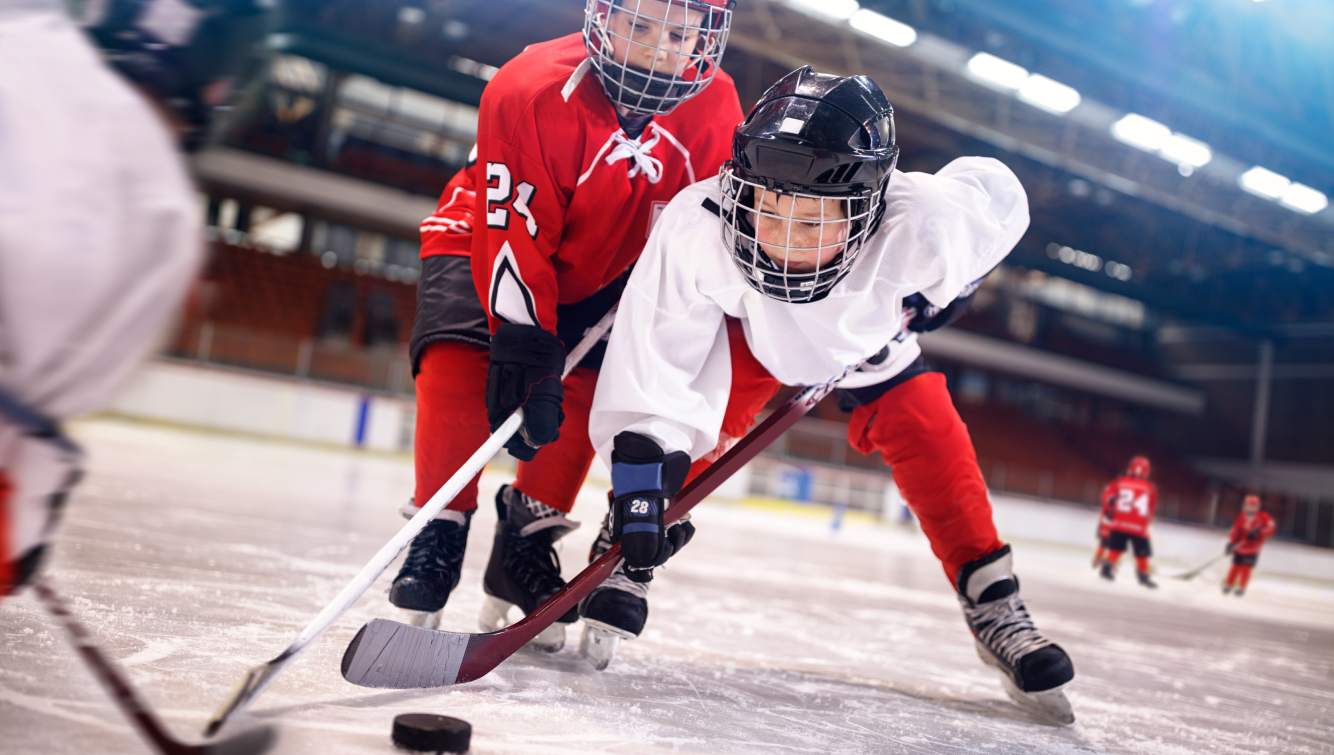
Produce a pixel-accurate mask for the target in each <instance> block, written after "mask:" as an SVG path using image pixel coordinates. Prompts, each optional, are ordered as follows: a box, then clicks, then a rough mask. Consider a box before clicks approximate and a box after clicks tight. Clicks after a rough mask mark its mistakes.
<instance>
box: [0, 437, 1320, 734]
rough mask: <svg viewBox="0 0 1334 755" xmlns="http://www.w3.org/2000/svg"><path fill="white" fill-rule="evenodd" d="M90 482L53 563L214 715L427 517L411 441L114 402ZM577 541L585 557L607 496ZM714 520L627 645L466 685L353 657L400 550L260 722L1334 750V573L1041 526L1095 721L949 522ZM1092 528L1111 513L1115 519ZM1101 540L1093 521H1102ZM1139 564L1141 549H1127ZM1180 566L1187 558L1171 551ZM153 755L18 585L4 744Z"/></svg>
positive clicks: (1040, 559) (464, 612) (587, 503)
mask: <svg viewBox="0 0 1334 755" xmlns="http://www.w3.org/2000/svg"><path fill="white" fill-rule="evenodd" d="M76 433H77V435H78V437H79V439H80V440H81V441H82V442H83V443H84V444H85V445H86V448H87V449H88V451H89V470H90V474H89V475H88V477H87V479H86V480H85V482H84V483H83V484H82V485H80V486H79V488H78V490H77V493H76V494H75V496H74V497H73V501H72V502H71V504H70V506H69V509H68V512H67V515H66V517H65V521H64V524H63V526H62V529H61V530H60V533H59V536H58V540H57V544H56V550H55V556H54V558H53V559H52V561H51V563H50V574H51V576H52V579H53V582H54V584H55V586H56V587H57V589H59V590H60V591H62V592H63V594H64V595H65V596H66V598H67V600H68V601H69V602H70V603H71V605H72V608H73V610H74V611H75V613H76V615H77V616H78V617H80V618H81V619H82V620H83V622H84V623H86V624H87V625H88V626H89V627H90V628H91V629H92V631H93V634H94V635H95V636H96V638H97V641H98V642H99V643H100V645H101V646H102V647H103V648H104V649H105V650H106V651H107V652H108V653H109V654H110V655H111V656H112V657H114V658H116V659H118V660H119V661H120V663H121V665H123V666H124V667H125V669H126V672H127V673H128V674H129V676H130V677H131V678H132V680H133V682H134V684H135V685H137V687H138V688H139V690H140V691H141V693H142V694H143V696H144V697H145V698H146V699H147V700H148V701H149V703H150V704H151V705H152V706H153V707H154V708H155V709H156V710H157V712H158V713H159V715H160V716H161V717H162V718H163V719H164V720H165V721H166V723H167V724H168V725H169V726H170V727H171V728H172V729H173V730H174V731H175V732H176V734H177V735H178V736H179V737H180V738H182V739H187V740H195V739H197V738H198V733H199V731H200V729H201V728H202V727H203V724H204V722H205V721H206V720H207V718H208V716H209V714H210V713H211V712H212V711H213V709H214V708H215V707H216V706H217V705H218V704H219V703H220V702H221V700H222V699H223V698H224V696H225V695H226V694H227V692H228V691H229V690H230V689H231V687H232V686H233V684H234V683H235V682H236V680H237V679H238V678H239V676H240V675H241V673H242V672H243V671H244V670H245V669H246V668H248V667H249V666H252V665H254V664H257V663H259V662H262V661H264V660H267V659H268V658H271V657H272V656H273V655H275V654H276V653H278V652H279V651H280V650H282V649H283V648H284V647H286V646H287V644H288V643H289V642H291V640H292V639H293V638H294V637H295V636H296V634H297V632H298V631H299V630H300V629H301V628H302V627H303V626H304V625H305V624H306V622H308V621H309V620H310V618H311V617H313V616H314V614H315V613H316V612H317V611H318V610H319V609H320V608H321V607H323V606H324V604H325V603H326V602H327V601H328V600H330V599H331V598H332V597H333V596H334V595H335V594H336V593H337V591H338V590H339V589H340V588H341V587H342V586H343V584H345V582H346V581H347V580H348V579H350V578H351V576H352V575H353V574H355V573H356V572H357V571H358V570H359V569H360V567H361V566H362V565H363V564H364V563H365V562H366V561H367V560H368V559H369V557H370V556H371V554H372V553H373V552H374V551H375V550H376V549H377V548H378V547H379V546H380V545H381V544H382V543H383V542H384V541H386V540H387V539H388V538H389V537H390V536H391V535H392V534H393V533H394V532H395V531H397V529H398V528H399V527H401V526H402V524H403V519H401V518H400V517H399V515H398V514H397V513H396V511H395V510H396V508H397V507H398V505H399V504H400V503H401V501H402V500H403V499H404V498H405V497H406V496H408V495H410V493H411V489H412V463H411V460H410V459H408V458H406V457H398V456H387V455H374V454H363V453H356V452H351V451H341V450H333V449H325V448H316V447H303V446H296V445H289V444H282V443H275V442H269V441H263V440H254V439H248V438H240V437H228V436H218V435H208V434H202V433H195V432H191V431H183V430H176V429H167V428H158V427H148V426H143V425H133V424H126V423H120V422H116V421H109V420H102V421H95V422H86V423H82V424H80V425H78V426H77V427H76ZM504 481H505V476H504V475H503V474H501V473H488V474H487V475H486V476H484V478H483V481H482V501H483V505H482V506H481V508H480V511H479V514H478V516H477V517H476V518H475V519H474V520H473V528H472V534H471V538H470V540H471V542H470V547H469V552H468V557H467V560H466V562H465V568H464V573H463V579H462V583H461V585H460V587H459V589H458V590H457V591H456V593H455V595H454V596H453V597H452V598H451V602H450V604H449V606H448V607H447V609H446V614H445V626H446V628H450V629H455V630H463V631H475V627H476V619H477V613H478V609H479V608H480V606H481V602H482V592H481V573H482V570H483V568H484V566H485V563H486V557H487V554H488V552H489V549H490V544H491V534H492V528H493V526H494V521H495V513H494V507H493V506H492V505H491V503H490V500H491V497H492V495H493V494H494V490H495V488H496V486H497V485H499V484H500V483H502V482H504ZM605 500H606V499H605V489H599V488H597V487H594V486H590V487H588V488H587V489H586V490H585V491H584V493H583V495H582V496H581V498H580V501H579V504H578V506H577V507H576V509H575V512H574V513H575V518H576V519H580V520H582V521H583V522H584V526H583V527H582V528H581V529H580V530H578V531H576V532H575V533H574V534H572V535H570V536H569V537H568V538H567V539H566V540H565V541H564V542H563V545H562V550H561V556H562V560H563V563H564V570H565V574H566V576H567V577H570V576H573V575H574V574H575V573H577V571H578V570H579V568H580V567H581V566H582V565H583V564H584V562H585V558H586V553H587V546H588V544H589V543H590V542H591V540H592V538H593V535H594V533H595V530H596V523H597V521H598V519H599V518H600V517H601V515H602V513H603V511H604V510H605V506H606V504H605ZM697 512H698V513H697V514H696V515H695V523H696V525H697V526H698V527H699V535H698V536H697V537H696V539H695V541H694V542H693V543H691V545H690V546H689V547H688V548H687V549H686V550H685V551H684V553H683V554H682V555H681V556H679V557H678V558H676V559H674V560H673V562H672V563H671V564H670V565H669V566H668V567H667V568H666V569H665V570H663V571H662V572H661V574H660V577H659V579H658V580H657V581H655V582H654V584H653V588H652V595H651V606H652V609H651V614H650V618H649V624H648V628H647V630H646V632H645V634H644V636H642V637H640V638H639V639H637V640H635V641H632V642H627V643H623V644H622V646H621V651H620V654H619V655H618V657H617V658H616V660H615V661H613V663H612V665H611V666H610V667H609V668H608V669H607V670H606V671H605V672H601V673H599V672H596V671H593V670H592V669H591V668H589V667H588V666H587V665H586V664H585V663H584V662H583V661H582V660H580V659H579V658H578V657H577V653H576V651H577V647H578V626H579V625H577V624H576V625H575V627H574V628H572V629H571V630H570V631H569V637H568V645H567V648H566V650H564V651H562V652H561V653H559V654H556V655H554V656H546V655H540V654H536V653H530V652H527V651H524V652H521V653H520V654H518V655H516V656H515V657H513V658H512V659H510V660H509V661H507V662H506V663H504V664H502V665H501V666H500V667H499V668H498V669H496V671H494V672H493V673H491V674H490V675H488V676H486V677H484V678H482V679H480V680H478V681H476V682H473V683H470V684H465V685H461V686H459V687H456V688H450V689H443V690H426V691H389V692H386V691H381V690H369V689H363V688H359V687H354V686H351V685H349V684H347V683H346V682H344V681H343V679H342V677H341V676H340V675H339V671H338V663H339V659H340V658H341V655H342V652H343V649H344V647H345V646H346V644H347V642H348V640H349V639H351V637H352V635H353V633H354V632H355V631H356V629H357V628H358V627H359V626H361V624H363V623H364V622H365V621H367V620H369V619H371V618H373V617H376V616H386V617H391V618H398V616H397V614H396V612H395V611H394V609H392V607H391V606H389V604H388V603H387V600H386V598H385V592H386V590H387V587H388V584H389V580H390V579H391V578H392V574H393V570H391V571H390V572H388V573H386V574H385V575H384V577H382V579H381V580H380V582H378V583H377V584H376V586H375V587H373V588H372V589H371V591H369V592H368V593H367V594H366V595H365V596H364V597H363V598H362V600H361V601H360V602H359V603H358V604H357V605H356V606H355V607H354V608H353V610H352V611H351V612H349V614H348V615H347V616H346V617H344V618H343V619H342V620H341V621H340V622H339V623H338V624H337V625H336V626H335V628H334V629H333V630H332V631H330V632H329V634H327V635H326V636H325V637H324V638H323V639H322V640H321V641H320V642H319V643H317V644H316V645H315V646H314V647H312V648H311V649H310V650H309V651H307V653H306V654H305V655H304V656H302V657H301V658H300V659H299V660H298V661H297V662H296V663H295V664H294V665H293V666H292V667H291V668H290V669H289V670H288V671H287V673H286V674H285V675H284V676H283V677H281V678H280V679H279V680H278V681H277V682H276V683H275V684H274V686H273V687H272V688H271V689H270V690H269V691H268V692H267V693H266V694H265V695H264V696H262V697H261V698H260V699H259V700H258V701H257V702H256V703H255V705H254V707H253V708H252V709H251V710H250V712H249V713H248V714H246V716H244V717H243V721H242V722H241V723H257V722H270V723H274V724H276V725H277V726H278V727H279V729H280V740H279V743H278V746H277V747H276V749H275V751H276V752H281V753H320V754H321V755H353V754H361V753H390V752H393V748H392V746H391V744H390V738H389V732H390V722H391V721H392V719H393V717H394V716H395V715H397V714H399V713H405V712H433V713H442V714H445V715H451V716H456V717H460V718H463V719H466V720H468V721H470V722H471V723H472V725H473V732H474V733H473V747H472V752H473V753H478V754H482V753H553V754H554V753H589V752H614V753H665V752H679V753H787V752H792V753H806V752H833V753H882V752H883V753H900V752H903V753H995V754H996V755H1000V754H1002V753H1025V754H1028V753H1068V752H1080V753H1083V752H1109V753H1166V754H1168V755H1175V754H1176V753H1198V752H1217V753H1238V754H1239V755H1240V754H1241V753H1245V754H1246V755H1257V754H1259V753H1327V752H1331V751H1334V744H1331V743H1334V589H1331V587H1330V586H1329V585H1320V584H1311V583H1306V584H1296V583H1290V582H1284V581H1280V580H1276V579H1266V578H1265V577H1264V576H1263V571H1264V561H1263V559H1262V560H1261V563H1260V569H1259V572H1260V576H1259V577H1257V579H1256V581H1255V582H1254V583H1253V585H1252V589H1251V591H1250V593H1249V594H1248V595H1247V596H1246V597H1245V598H1244V599H1242V600H1237V599H1235V598H1224V597H1222V596H1221V595H1219V594H1218V590H1217V582H1216V575H1215V577H1214V580H1212V581H1211V580H1210V579H1205V578H1202V579H1199V580H1197V581H1195V582H1191V583H1185V582H1180V581H1173V580H1170V579H1160V581H1161V582H1162V585H1163V587H1162V589H1161V590H1159V591H1157V592H1155V593H1151V592H1149V591H1147V590H1144V589H1142V588H1140V587H1138V586H1137V585H1135V584H1133V579H1128V578H1127V577H1128V576H1129V575H1128V574H1123V576H1122V578H1121V580H1120V581H1119V582H1117V583H1115V584H1107V583H1104V582H1103V581H1101V580H1099V579H1097V578H1096V577H1095V576H1094V574H1093V572H1092V570H1091V569H1090V568H1089V564H1088V558H1089V557H1090V553H1089V552H1088V551H1083V550H1075V549H1062V548H1058V547H1053V546H1044V545H1040V544H1036V543H1026V542H1016V543H1015V549H1016V568H1017V570H1018V572H1019V574H1020V578H1021V580H1022V584H1023V593H1024V595H1025V597H1026V599H1027V600H1028V604H1029V607H1030V609H1031V610H1032V611H1033V613H1034V615H1035V618H1036V620H1037V621H1038V624H1039V626H1040V627H1042V629H1043V630H1045V631H1046V632H1047V633H1048V634H1049V635H1050V636H1051V637H1053V638H1054V639H1055V640H1057V641H1058V642H1059V643H1060V644H1062V645H1063V646H1064V647H1065V648H1066V649H1067V650H1068V651H1069V653H1070V655H1071V656H1072V657H1073V659H1074V662H1075V665H1076V668H1077V670H1078V678H1077V679H1076V681H1075V683H1074V684H1073V685H1072V686H1071V687H1070V690H1069V693H1070V697H1071V699H1072V701H1073V703H1074V706H1075V710H1076V714H1077V715H1078V717H1079V722H1078V723H1077V724H1076V725H1075V726H1074V727H1072V728H1069V729H1061V728H1056V727H1052V726H1047V725H1043V724H1041V723H1038V722H1036V721H1034V720H1032V719H1030V718H1029V717H1028V716H1027V715H1025V714H1024V713H1023V712H1022V711H1020V709H1019V708H1017V707H1016V706H1015V705H1013V704H1012V703H1010V702H1009V700H1008V699H1007V698H1006V697H1005V696H1004V693H1003V692H1002V691H1001V686H1000V683H999V680H998V678H997V677H996V676H995V675H994V672H991V671H989V670H988V669H987V668H985V667H984V666H983V665H982V664H981V662H980V661H979V660H978V659H977V657H976V655H975V654H974V651H973V648H972V641H971V637H970V636H969V635H968V632H967V630H966V629H965V627H964V624H963V619H962V617H961V615H960V611H959V607H958V604H957V603H956V601H955V599H954V596H953V593H952V591H951V590H950V588H949V585H948V584H947V582H946V580H945V578H944V577H943V575H942V573H941V570H940V567H939V565H938V563H937V562H936V561H935V559H934V558H933V557H932V556H931V554H930V552H929V549H928V547H927V544H926V541H925V539H924V538H923V537H922V536H921V535H920V534H918V533H916V532H913V531H911V530H907V529H903V528H901V527H898V526H889V525H881V524H877V523H873V522H869V521H862V520H857V519H848V520H845V521H844V523H843V526H842V527H841V528H840V529H839V530H838V531H837V532H835V531H834V530H833V529H832V528H831V527H830V520H829V518H828V516H827V513H826V510H824V509H811V510H810V511H808V512H805V513H803V512H794V511H792V510H790V509H788V510H785V509H774V508H763V507H751V506H743V507H730V506H725V505H722V504H705V505H703V506H701V507H700V508H699V509H697ZM1090 529H1091V525H1090ZM1090 545H1091V543H1090ZM1126 571H1128V570H1126ZM1163 571H1164V572H1167V571H1171V569H1170V568H1169V566H1168V565H1164V566H1163ZM143 752H150V750H149V748H148V746H147V745H146V744H144V743H143V742H142V741H140V740H139V739H138V738H137V737H136V735H135V734H134V732H133V731H132V730H131V728H130V727H129V725H128V724H127V722H126V721H125V720H124V719H123V718H122V716H121V715H120V713H119V712H118V711H117V709H116V708H114V707H113V705H112V703H111V702H110V701H109V699H108V697H107V696H106V695H105V693H104V692H103V691H102V690H101V689H100V688H99V687H98V686H97V684H96V682H95V681H94V680H93V678H92V677H91V675H90V674H89V673H88V672H87V671H86V670H85V668H84V667H83V665H82V664H81V662H80V661H79V660H78V659H77V657H76V656H75V655H74V654H73V652H72V651H71V649H70V646H69V644H68V642H67V640H66V638H65V636H64V634H63V633H62V631H61V630H60V628H59V627H58V626H56V625H55V624H54V623H53V622H52V620H51V619H49V618H48V617H47V616H46V615H45V614H44V613H43V612H42V610H41V609H40V607H39V605H38V604H37V602H36V600H35V599H34V598H32V597H31V596H26V595H25V596H21V597H19V598H12V599H9V600H7V601H6V602H5V603H3V604H2V605H0V753H56V754H61V753H105V754H107V755H112V754H115V753H143Z"/></svg>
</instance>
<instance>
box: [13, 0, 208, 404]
mask: <svg viewBox="0 0 1334 755" xmlns="http://www.w3.org/2000/svg"><path fill="white" fill-rule="evenodd" d="M5 5H6V7H5V8H3V9H0V71H3V72H4V73H3V74H0V390H4V391H6V392H7V393H9V394H11V395H12V396H14V397H15V398H17V399H18V400H19V401H20V402H22V403H24V404H26V405H27V406H28V407H29V408H31V409H33V410H35V411H38V412H40V413H42V414H45V415H46V416H48V417H51V418H55V419H61V418H64V417H68V416H70V415H72V414H76V413H79V412H86V411H90V410H93V409H96V408H99V407H100V406H102V405H103V404H104V403H105V402H106V401H107V400H108V399H109V398H110V395H111V393H112V391H113V390H114V389H115V388H116V387H117V386H118V385H119V384H120V383H121V382H122V381H123V380H124V378H125V377H126V376H127V375H128V373H129V372H130V371H131V370H132V369H133V367H134V366H135V364H136V363H137V362H138V361H139V359H140V358H142V357H143V356H144V355H145V354H147V353H148V351H149V350H150V349H151V348H152V347H153V346H154V345H155V344H156V341H157V339H158V337H159V336H160V334H161V332H162V330H163V327H164V326H165V325H166V324H167V321H168V319H169V318H170V316H171V315H172V313H174V312H175V310H176V308H177V307H178V305H179V304H180V302H181V300H182V298H183V297H184V295H185V292H186V289H187V287H188V286H189V283H190V281H191V279H192V278H193V276H194V275H195V274H196V272H197V271H198V267H199V264H200V261H201V255H202V244H201V234H200V231H201V226H200V221H199V211H198V208H197V207H196V202H195V199H194V193H193V189H192V187H191V184H190V180H189V178H188V177H187V175H186V173H185V169H184V166H183V165H182V161H181V158H180V156H179V155H178V153H177V151H176V149H175V146H174V144H173V140H172V138H171V136H170V135H169V134H168V132H167V129H166V126H165V125H164V124H163V123H162V121H161V119H160V118H159V117H158V116H157V115H156V114H155V113H154V112H153V111H152V109H151V108H150V106H149V105H148V103H147V102H146V101H145V99H144V98H143V97H142V96H140V95H139V94H138V93H137V92H135V91H134V90H132V89H131V88H130V86H129V85H128V84H126V83H125V81H123V80H122V79H121V78H120V76H119V75H117V74H116V73H115V72H114V71H112V70H110V69H109V68H107V67H106V66H105V65H104V64H103V63H102V61H101V59H100V58H99V57H98V55H97V53H96V51H95V50H94V49H93V47H92V46H91V44H89V42H88V41H87V40H86V39H85V37H84V36H83V34H82V33H81V32H80V31H79V30H78V29H77V28H76V27H75V26H74V25H73V23H72V22H71V21H70V20H69V19H68V18H67V17H66V16H65V15H64V13H63V12H62V10H61V7H60V5H59V4H58V3H55V2H50V3H44V2H41V1H40V0H19V2H15V3H14V4H7V3H6V4H5ZM0 421H3V420H2V419H0Z"/></svg>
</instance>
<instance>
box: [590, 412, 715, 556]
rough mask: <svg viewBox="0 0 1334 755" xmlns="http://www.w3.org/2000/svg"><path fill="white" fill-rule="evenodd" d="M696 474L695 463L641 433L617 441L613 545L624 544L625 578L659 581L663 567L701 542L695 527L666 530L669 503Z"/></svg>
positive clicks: (613, 469)
mask: <svg viewBox="0 0 1334 755" xmlns="http://www.w3.org/2000/svg"><path fill="white" fill-rule="evenodd" d="M689 472H690V457H689V456H688V455H686V454H685V453H683V452H681V451H673V452H672V453H669V454H664V453H663V452H662V447H660V446H659V445H658V444H657V443H655V442H654V441H653V440H651V439H649V438H646V437H644V436H643V435H640V434H639V433H632V432H624V433H621V434H619V435H617V436H616V440H615V442H614V446H613V450H612V453H611V489H612V501H611V541H612V542H613V543H617V542H619V543H620V544H621V555H622V556H623V557H624V558H625V574H626V576H627V577H629V578H630V579H631V580H633V581H635V582H649V581H651V580H652V579H653V567H655V566H662V565H663V564H664V563H666V561H667V559H669V558H671V557H672V554H674V553H676V552H677V551H679V550H681V549H682V548H684V547H685V545H686V543H688V542H690V539H691V538H692V537H694V536H695V525H693V524H691V523H690V522H689V521H682V522H678V523H676V524H674V525H672V526H671V527H670V528H664V527H663V526H662V516H663V511H664V510H665V509H666V508H667V500H668V499H669V498H671V497H672V496H674V495H676V493H677V491H679V490H680V489H681V486H682V485H683V484H685V480H686V475H687V474H688V473H689Z"/></svg>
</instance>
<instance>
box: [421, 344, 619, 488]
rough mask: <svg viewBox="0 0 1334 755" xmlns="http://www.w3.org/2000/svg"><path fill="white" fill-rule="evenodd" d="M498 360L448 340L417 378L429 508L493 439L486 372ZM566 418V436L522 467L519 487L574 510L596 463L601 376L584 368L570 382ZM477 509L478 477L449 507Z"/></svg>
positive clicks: (430, 354) (433, 348) (429, 354)
mask: <svg viewBox="0 0 1334 755" xmlns="http://www.w3.org/2000/svg"><path fill="white" fill-rule="evenodd" d="M489 363H490V355H489V354H488V352H487V350H486V349H484V348H481V347H480V346H474V345H471V344H466V343H457V342H454V341H441V342H438V343H433V344H431V345H430V346H427V347H426V350H425V352H423V354H422V359H421V369H420V371H419V372H418V373H417V434H416V441H415V448H414V457H415V461H416V466H417V490H416V493H415V496H416V504H417V506H418V507H421V506H423V505H424V504H425V503H426V502H427V501H429V500H430V499H431V496H433V495H435V492H436V491H437V490H439V489H440V488H441V486H443V485H444V484H445V482H446V481H448V480H449V478H450V477H451V476H453V474H454V473H455V472H457V471H458V470H459V467H462V466H463V463H464V462H465V461H467V460H468V457H470V456H472V455H473V453H474V452H476V451H477V449H478V447H480V446H481V445H482V443H484V442H485V441H486V439H487V437H488V436H489V435H490V434H491V431H490V429H489V428H488V426H487V422H486V369H487V365H488V364H489ZM564 385H565V401H564V403H563V404H562V407H563V408H564V411H565V421H564V422H563V423H562V424H561V426H560V438H559V439H557V440H556V442H555V443H551V444H549V445H546V446H543V447H542V450H541V452H540V453H538V454H537V456H536V457H534V459H533V460H532V461H530V462H522V461H521V462H519V473H518V477H517V479H516V481H515V483H514V486H515V487H516V488H518V489H519V490H521V491H522V492H523V493H525V494H526V495H529V496H532V497H533V498H536V499H537V500H539V501H541V502H543V503H545V504H547V505H548V506H551V507H553V508H557V509H560V510H561V511H564V512H566V513H569V511H570V509H571V508H572V507H573V506H574V499H575V497H576V496H577V495H578V494H579V488H580V486H582V485H583V482H584V476H585V475H587V474H588V467H589V466H590V465H591V464H592V463H593V447H592V446H591V445H590V444H589V440H588V411H589V409H590V408H591V407H592V406H593V388H594V386H596V385H597V371H596V370H589V369H583V368H579V369H576V370H574V371H573V372H571V373H570V375H569V377H567V378H566V379H565V383H564ZM476 507H477V478H475V477H474V478H473V479H472V481H471V482H469V483H468V486H467V487H465V488H464V489H463V491H462V492H460V493H459V494H458V495H457V496H455V498H454V500H453V501H451V502H450V503H449V506H448V507H447V508H449V509H453V510H454V511H468V510H470V509H474V508H476Z"/></svg>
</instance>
